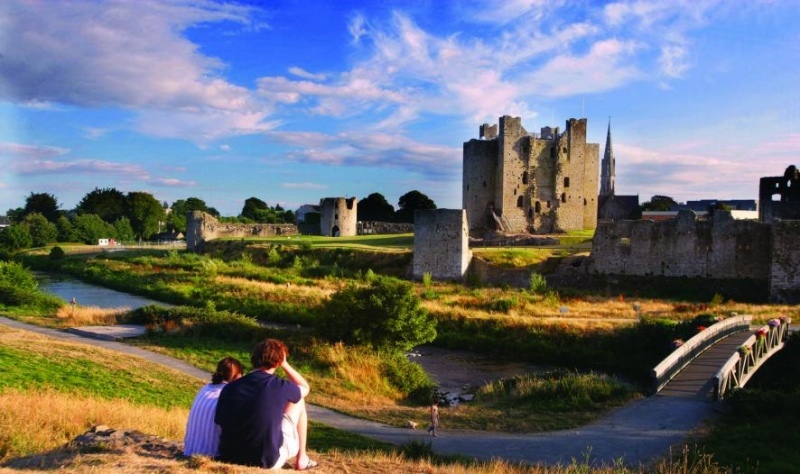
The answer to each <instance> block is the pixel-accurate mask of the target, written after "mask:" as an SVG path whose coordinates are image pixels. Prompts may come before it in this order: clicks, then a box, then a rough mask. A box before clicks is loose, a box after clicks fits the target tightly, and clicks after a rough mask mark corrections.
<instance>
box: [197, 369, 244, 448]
mask: <svg viewBox="0 0 800 474" xmlns="http://www.w3.org/2000/svg"><path fill="white" fill-rule="evenodd" d="M243 372H244V370H243V369H242V363H241V362H239V361H238V360H236V359H234V358H233V357H226V358H224V359H222V360H221V361H219V363H217V370H216V372H214V374H213V375H212V376H211V383H209V384H206V385H204V386H203V387H202V388H201V389H200V391H199V392H198V393H197V396H196V397H195V398H194V402H192V408H191V409H190V410H189V419H188V420H187V422H186V436H185V437H184V439H183V445H184V448H183V454H184V455H186V456H192V455H195V454H201V455H203V456H210V457H214V456H216V455H217V454H218V450H219V435H220V428H219V426H218V425H217V424H216V423H214V414H215V413H216V411H217V401H218V400H219V394H220V392H222V388H223V387H225V384H227V383H228V382H232V381H234V380H236V379H238V378H239V377H241V376H242V373H243Z"/></svg>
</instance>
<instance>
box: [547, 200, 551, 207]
mask: <svg viewBox="0 0 800 474" xmlns="http://www.w3.org/2000/svg"><path fill="white" fill-rule="evenodd" d="M547 207H548V208H549V207H550V200H549V199H548V200H547Z"/></svg>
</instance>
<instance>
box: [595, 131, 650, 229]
mask: <svg viewBox="0 0 800 474" xmlns="http://www.w3.org/2000/svg"><path fill="white" fill-rule="evenodd" d="M616 167H617V159H616V157H615V156H614V146H613V144H612V142H611V120H609V121H608V133H607V134H606V148H605V151H604V152H603V160H602V161H601V162H600V195H599V196H598V197H597V218H598V219H601V220H618V219H636V218H638V216H639V214H640V212H641V211H640V210H639V196H638V195H635V196H633V195H631V196H618V195H617V193H616V189H615V187H616V179H617V172H616Z"/></svg>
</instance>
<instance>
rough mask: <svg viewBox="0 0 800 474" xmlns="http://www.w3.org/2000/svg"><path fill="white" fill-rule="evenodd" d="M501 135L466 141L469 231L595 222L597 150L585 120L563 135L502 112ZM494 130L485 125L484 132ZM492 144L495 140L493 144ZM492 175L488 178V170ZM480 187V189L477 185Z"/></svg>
mask: <svg viewBox="0 0 800 474" xmlns="http://www.w3.org/2000/svg"><path fill="white" fill-rule="evenodd" d="M499 122H500V127H499V133H498V134H497V138H493V139H489V135H487V136H483V138H484V139H485V140H482V141H476V140H471V141H469V142H466V143H464V172H463V173H464V174H463V183H462V189H463V202H464V209H466V210H467V216H468V219H469V222H470V229H471V230H480V229H487V228H488V229H498V226H497V225H496V224H495V222H492V220H490V219H488V218H487V213H486V209H487V207H490V206H491V207H493V208H494V210H495V212H496V213H497V214H498V216H500V219H499V220H500V225H501V226H502V229H501V230H502V231H504V232H507V233H524V232H532V233H547V232H561V231H568V230H576V229H593V228H595V227H596V226H597V187H598V170H599V161H598V160H599V150H600V146H599V145H598V144H596V143H586V119H570V120H568V121H567V130H566V132H565V133H563V134H559V131H558V128H556V129H555V130H553V129H550V128H549V127H545V128H543V129H542V134H541V138H537V137H535V136H534V135H532V134H530V133H528V132H527V131H526V130H525V128H524V127H523V126H522V121H521V119H520V118H519V117H509V116H503V117H500V121H499ZM487 130H489V131H490V132H491V136H494V129H492V128H489V127H488V125H486V124H484V125H483V126H481V133H486V131H487ZM490 143H493V144H495V148H493V147H492V146H491V145H489V144H490ZM491 172H493V173H494V179H486V176H487V175H489V173H491ZM476 187H478V189H476Z"/></svg>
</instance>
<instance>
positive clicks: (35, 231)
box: [22, 212, 58, 247]
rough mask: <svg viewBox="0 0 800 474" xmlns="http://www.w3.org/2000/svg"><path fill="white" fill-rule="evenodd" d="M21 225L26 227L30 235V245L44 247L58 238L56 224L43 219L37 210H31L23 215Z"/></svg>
mask: <svg viewBox="0 0 800 474" xmlns="http://www.w3.org/2000/svg"><path fill="white" fill-rule="evenodd" d="M22 225H23V226H24V227H25V228H27V229H28V233H29V234H30V236H31V246H33V247H44V246H45V245H47V244H49V243H51V242H55V241H56V239H58V229H57V228H56V225H55V224H53V223H52V222H50V221H48V220H47V219H45V217H44V216H43V215H41V214H39V213H38V212H33V213H31V214H28V215H27V216H25V219H23V221H22Z"/></svg>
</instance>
